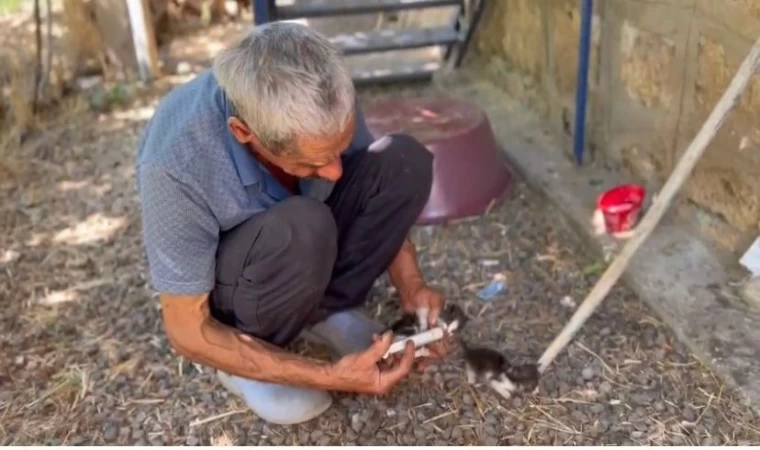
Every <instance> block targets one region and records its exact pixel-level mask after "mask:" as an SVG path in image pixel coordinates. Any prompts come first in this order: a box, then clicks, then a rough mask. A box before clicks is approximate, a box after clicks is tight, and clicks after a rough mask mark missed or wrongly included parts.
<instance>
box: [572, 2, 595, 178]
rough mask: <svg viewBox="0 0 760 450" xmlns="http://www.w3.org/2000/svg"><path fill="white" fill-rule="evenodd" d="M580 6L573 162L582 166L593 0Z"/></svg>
mask: <svg viewBox="0 0 760 450" xmlns="http://www.w3.org/2000/svg"><path fill="white" fill-rule="evenodd" d="M582 4H583V5H582V6H581V34H580V43H579V46H578V79H577V83H578V85H577V88H576V91H575V133H574V134H573V137H574V141H573V154H574V155H575V161H576V162H577V163H578V164H579V165H580V164H583V153H584V149H585V146H586V100H587V98H588V64H589V54H590V53H591V17H592V10H593V0H583V1H582Z"/></svg>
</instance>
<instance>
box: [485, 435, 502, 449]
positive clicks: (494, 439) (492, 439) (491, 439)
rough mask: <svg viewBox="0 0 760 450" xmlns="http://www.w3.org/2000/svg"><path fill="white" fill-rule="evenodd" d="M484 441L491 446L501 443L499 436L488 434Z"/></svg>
mask: <svg viewBox="0 0 760 450" xmlns="http://www.w3.org/2000/svg"><path fill="white" fill-rule="evenodd" d="M484 443H485V445H487V446H489V447H496V446H498V445H499V439H498V438H497V437H494V436H488V437H487V438H486V439H485V442H484Z"/></svg>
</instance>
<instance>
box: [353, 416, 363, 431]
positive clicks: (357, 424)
mask: <svg viewBox="0 0 760 450" xmlns="http://www.w3.org/2000/svg"><path fill="white" fill-rule="evenodd" d="M362 428H364V421H362V419H361V417H360V416H359V413H355V414H354V415H353V416H351V429H352V430H354V431H355V432H357V433H361V431H362Z"/></svg>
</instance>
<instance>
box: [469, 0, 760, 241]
mask: <svg viewBox="0 0 760 450" xmlns="http://www.w3.org/2000/svg"><path fill="white" fill-rule="evenodd" d="M487 8H488V10H487V11H486V12H485V14H484V19H483V22H482V23H481V27H480V29H479V30H478V32H477V34H476V37H475V42H474V48H473V49H474V56H473V58H471V59H470V62H469V63H470V64H480V65H482V66H483V67H484V68H485V71H486V73H487V74H488V75H489V76H490V77H491V78H492V79H493V80H494V81H495V82H497V83H499V84H501V85H502V86H503V87H504V88H506V89H507V90H508V91H509V92H510V93H511V94H512V95H513V96H515V97H517V98H518V99H520V100H522V101H523V102H525V103H526V104H528V105H529V106H531V107H532V108H533V109H535V110H536V111H537V112H538V113H539V114H541V115H542V116H543V117H545V118H546V120H547V121H548V123H550V124H551V126H552V127H553V128H555V129H556V131H557V133H559V134H561V135H564V136H565V142H564V144H565V145H564V147H565V149H566V152H567V153H568V155H569V153H570V151H571V148H572V143H571V142H572V140H571V138H572V136H571V135H572V132H573V128H572V124H573V121H574V119H573V113H574V102H575V83H576V68H577V57H578V38H579V28H580V10H579V8H580V2H578V1H574V0H495V1H491V2H489V4H488V6H487ZM758 36H760V0H603V1H600V0H597V1H596V2H594V19H593V35H592V54H591V66H590V71H589V89H590V92H589V101H588V106H589V109H588V111H587V114H588V115H587V124H588V125H587V129H588V134H587V136H588V137H587V143H588V148H587V150H586V155H588V156H587V160H589V161H590V162H591V161H595V162H603V163H605V164H614V165H619V166H621V167H622V168H624V169H626V170H627V171H628V173H629V174H630V175H631V176H632V177H633V178H634V179H638V180H639V181H641V182H643V183H645V184H646V185H647V186H649V187H650V189H657V188H659V186H661V184H662V182H664V180H665V179H666V177H667V176H668V174H669V173H670V172H671V170H672V168H673V166H674V164H675V163H676V162H677V161H678V158H679V157H680V155H681V153H682V152H683V151H684V150H685V149H686V147H687V146H688V145H689V143H690V142H691V140H692V138H693V137H694V135H695V134H696V133H697V131H698V130H699V127H700V126H701V125H702V122H703V121H704V120H705V119H706V117H707V115H708V114H709V113H710V111H711V110H712V108H713V106H714V104H715V103H716V102H717V101H718V99H719V98H720V96H721V95H722V93H723V90H724V89H725V87H726V86H727V85H728V83H729V81H730V80H731V78H732V77H733V74H734V72H735V70H736V69H737V68H738V66H739V64H740V63H741V61H742V59H743V58H744V56H745V55H746V54H747V52H748V51H749V49H750V47H751V46H752V44H753V41H754V39H756V38H757V37H758ZM677 211H678V212H679V213H680V214H681V215H682V216H684V217H686V218H688V219H690V221H691V223H693V224H695V226H696V228H697V229H698V231H700V232H701V233H702V234H703V235H704V236H706V237H707V238H709V239H710V240H711V241H712V242H714V243H715V244H718V246H719V247H720V248H722V249H724V250H728V251H729V252H731V253H733V254H737V255H738V254H740V253H742V252H743V251H744V250H745V249H746V248H747V247H748V245H749V244H750V242H751V241H752V240H753V239H754V238H755V237H756V236H757V235H758V233H759V232H760V77H756V78H755V80H754V81H753V83H752V85H751V87H750V89H748V91H747V92H746V93H745V95H744V97H743V99H742V101H741V103H740V105H738V106H737V108H736V109H735V110H734V112H733V113H732V114H731V116H730V117H729V119H728V120H727V122H726V123H725V124H724V126H723V129H722V130H721V132H720V133H719V135H718V136H716V138H715V140H714V141H713V143H712V145H711V146H710V148H709V149H708V151H707V152H706V154H705V155H704V156H703V159H702V160H701V161H700V163H699V164H698V166H697V167H696V169H695V171H694V173H693V175H692V177H691V179H690V181H689V182H688V185H687V186H685V188H684V201H683V202H681V205H679V206H678V207H677Z"/></svg>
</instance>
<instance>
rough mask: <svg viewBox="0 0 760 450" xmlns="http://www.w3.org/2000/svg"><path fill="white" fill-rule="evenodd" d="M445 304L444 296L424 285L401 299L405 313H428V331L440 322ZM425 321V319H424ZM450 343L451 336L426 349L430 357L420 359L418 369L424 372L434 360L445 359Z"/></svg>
mask: <svg viewBox="0 0 760 450" xmlns="http://www.w3.org/2000/svg"><path fill="white" fill-rule="evenodd" d="M443 303H444V302H443V295H442V294H441V293H440V292H438V291H437V290H435V289H433V288H431V287H430V286H427V285H422V286H420V287H418V288H417V289H416V290H414V291H412V292H410V293H407V294H406V295H404V296H402V297H401V308H402V309H403V310H404V312H406V313H419V311H423V312H427V325H428V329H430V328H431V327H433V326H435V325H436V323H437V322H438V316H439V315H440V313H441V309H443ZM423 319H425V318H424V317H423ZM450 341H451V339H450V336H446V337H444V338H443V339H442V340H440V341H437V342H433V343H432V344H430V345H428V346H427V347H426V348H427V349H428V351H429V352H430V356H429V357H427V358H420V359H418V360H417V369H418V370H419V371H420V372H422V371H424V370H425V368H427V366H429V365H430V364H431V363H432V361H433V360H435V359H438V358H442V357H444V356H445V355H446V353H448V350H449V345H450V344H451V342H450Z"/></svg>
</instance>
